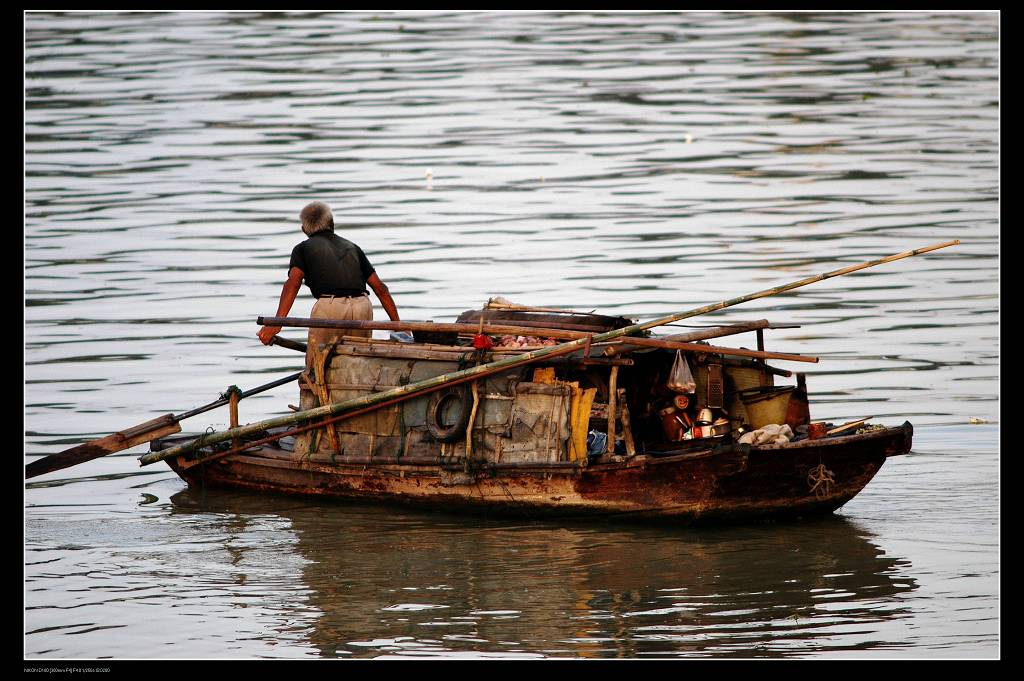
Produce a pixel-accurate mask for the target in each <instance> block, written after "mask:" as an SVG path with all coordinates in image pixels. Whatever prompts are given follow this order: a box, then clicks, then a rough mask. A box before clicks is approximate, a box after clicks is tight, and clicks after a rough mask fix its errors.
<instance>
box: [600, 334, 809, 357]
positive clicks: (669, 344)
mask: <svg viewBox="0 0 1024 681" xmlns="http://www.w3.org/2000/svg"><path fill="white" fill-rule="evenodd" d="M622 343H624V344H629V345H631V346H634V345H635V346H640V347H647V348H664V349H666V350H686V351H687V352H709V353H714V354H716V355H732V356H734V357H754V358H756V359H781V360H787V361H790V362H811V363H817V361H818V358H817V357H808V356H807V355H794V354H792V353H788V352H769V351H767V350H747V349H746V348H726V347H723V346H720V345H698V344H697V343H681V342H679V341H671V340H668V339H665V338H627V339H624V340H623V341H622ZM614 347H615V346H614V345H613V346H611V347H610V348H609V350H610V349H612V348H614ZM605 352H607V350H606V351H605Z"/></svg>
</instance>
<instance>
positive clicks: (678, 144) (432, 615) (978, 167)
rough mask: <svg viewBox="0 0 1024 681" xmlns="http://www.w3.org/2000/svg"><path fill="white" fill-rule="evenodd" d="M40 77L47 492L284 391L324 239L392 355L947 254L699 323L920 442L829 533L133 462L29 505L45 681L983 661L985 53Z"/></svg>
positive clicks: (826, 50) (434, 42)
mask: <svg viewBox="0 0 1024 681" xmlns="http://www.w3.org/2000/svg"><path fill="white" fill-rule="evenodd" d="M25 40H26V52H25V76H26V89H25V98H26V126H25V136H26V160H25V169H26V170H25V172H26V209H25V241H24V265H25V288H26V293H25V317H26V319H25V453H26V457H25V460H26V462H27V461H30V460H33V459H34V458H35V457H38V456H40V455H44V454H48V453H53V452H56V451H60V450H61V449H64V448H66V447H68V446H70V445H72V444H77V443H79V442H81V441H83V440H85V439H88V438H92V437H96V436H99V435H104V434H107V433H109V432H112V431H114V430H118V429H120V428H123V427H126V426H128V425H133V424H136V423H139V422H141V421H144V420H147V419H149V418H153V417H155V416H157V415H160V414H164V413H168V412H176V413H180V412H182V411H185V410H187V409H190V408H192V407H195V406H198V405H201V404H205V403H207V402H209V401H211V400H213V399H215V398H216V397H217V396H218V395H219V394H220V393H221V392H223V391H224V389H225V388H226V387H227V386H229V385H232V384H235V385H238V386H240V387H242V388H243V389H246V388H249V387H253V386H256V385H259V384H261V383H264V382H267V381H269V380H271V379H273V378H276V377H278V376H282V375H285V374H287V373H291V372H293V371H295V370H297V369H298V368H300V367H301V356H300V355H297V354H295V353H293V352H290V351H287V350H283V349H281V348H265V347H263V346H262V345H260V344H259V342H258V341H257V340H256V338H255V333H256V331H257V330H258V327H257V326H256V324H255V319H256V317H257V316H259V315H266V314H272V313H273V312H274V311H275V310H276V305H277V296H278V293H279V291H280V285H281V282H282V281H283V278H284V275H285V272H286V267H287V262H288V254H289V252H290V250H291V248H292V247H293V246H294V245H295V243H297V242H298V241H299V240H300V239H301V238H302V237H301V234H300V233H299V231H298V221H297V214H298V211H299V210H300V209H301V207H302V206H303V205H304V204H305V203H306V202H308V201H310V200H313V199H322V200H325V201H327V202H328V203H330V204H331V205H332V206H333V207H334V208H335V215H336V221H337V222H338V224H339V232H340V233H341V234H343V235H344V236H347V237H349V238H351V239H353V240H354V241H356V242H357V243H359V244H360V245H361V246H362V247H363V248H364V250H365V251H366V252H367V254H368V256H369V258H370V260H371V261H372V262H373V263H374V265H375V266H376V267H377V270H378V272H379V273H380V276H381V278H382V279H383V280H384V281H385V282H387V283H388V285H389V286H390V287H391V291H392V294H393V295H394V297H395V299H396V302H397V303H398V306H399V309H400V311H401V313H402V316H403V318H406V319H434V320H437V321H452V320H454V318H455V316H456V315H457V314H458V313H459V312H461V311H463V310H466V309H471V308H476V307H479V306H480V305H481V304H482V303H484V302H485V301H486V300H487V299H488V298H489V297H491V296H496V295H502V296H505V297H507V298H509V299H511V300H514V301H517V302H522V303H526V304H532V305H544V306H562V307H568V308H573V309H584V310H590V309H594V310H596V311H598V312H601V313H607V314H616V315H626V316H631V317H635V318H641V319H649V318H652V317H655V316H660V315H664V314H668V313H671V312H674V311H679V310H684V309H688V308H691V307H696V306H699V305H703V304H706V303H709V302H714V301H718V300H723V299H726V298H731V297H735V296H738V295H742V294H744V293H750V292H753V291H757V290H760V289H763V288H768V287H770V286H774V285H778V284H782V283H786V282H788V281H792V280H795V279H799V278H802V277H806V276H810V275H812V274H816V273H819V272H824V271H827V270H831V269H835V268H837V267H840V266H843V265H847V264H852V263H855V262H860V261H864V260H869V259H873V258H877V257H881V256H884V255H888V254H891V253H896V252H899V251H903V250H907V249H910V248H915V247H920V246H924V245H927V244H931V243H935V242H939V241H945V240H949V239H960V240H961V241H962V242H963V243H962V245H961V246H959V247H956V248H951V249H946V250H943V251H940V252H937V253H934V254H930V255H927V256H920V257H917V258H912V259H910V260H904V261H901V262H899V263H894V264H890V265H886V266H882V267H879V268H875V269H872V270H869V271H866V272H863V273H859V274H855V275H851V276H848V277H843V278H840V279H835V280H830V281H828V282H824V283H821V284H816V285H814V286H810V287H807V288H806V289H802V290H801V292H799V293H794V294H789V295H784V296H779V297H774V298H768V299H764V300H759V301H755V302H753V303H748V304H746V305H743V306H740V307H736V308H732V309H729V310H725V311H723V312H721V313H718V314H716V315H711V316H708V317H706V318H703V319H700V320H693V323H694V324H704V323H709V322H715V323H720V322H722V321H736V320H743V319H754V318H762V317H766V318H768V319H770V320H772V321H776V322H788V323H794V324H800V325H801V327H800V328H798V329H788V330H780V331H772V332H769V333H768V338H767V342H768V346H769V349H774V350H778V351H781V352H797V353H801V354H810V355H814V356H818V357H820V358H821V362H820V363H819V364H817V365H795V366H794V365H788V364H786V363H779V366H781V367H783V368H789V369H794V370H806V371H807V373H808V383H809V387H810V388H811V390H812V391H813V392H814V393H815V394H816V396H817V399H816V401H815V402H814V403H813V404H812V416H813V417H814V418H815V419H822V420H832V421H836V422H842V421H845V420H852V419H855V418H861V417H864V416H872V417H873V420H874V421H875V422H879V423H886V424H898V423H902V421H904V420H910V421H912V422H913V423H914V425H915V429H916V431H915V443H914V450H913V452H912V453H911V454H910V455H908V456H905V457H899V458H896V459H893V460H891V461H889V462H888V463H886V465H885V467H884V468H883V469H882V470H881V472H880V473H879V474H878V476H877V477H876V478H875V480H874V481H873V482H872V483H871V484H870V485H869V486H868V487H867V489H866V490H865V491H864V492H863V493H862V494H861V495H860V496H858V497H857V498H856V499H854V500H853V501H852V502H850V503H849V504H847V505H846V506H845V507H844V508H843V509H842V510H841V511H840V512H839V513H837V514H836V517H834V518H829V519H825V520H822V521H815V522H808V523H795V524H776V525H756V526H740V527H730V528H705V529H700V530H675V529H666V528H650V527H644V526H606V525H603V524H564V523H553V522H521V521H505V520H500V519H494V518H464V517H458V516H451V515H444V514H418V513H411V512H407V511H401V510H394V509H385V508H371V507H362V506H345V505H326V506H325V505H319V504H313V503H310V502H307V501H303V500H295V499H267V498H263V497H259V496H253V495H246V494H236V493H213V492H208V493H205V494H204V493H201V492H198V491H193V490H188V489H187V488H186V486H185V485H184V483H183V482H181V481H180V480H179V479H178V478H177V477H176V476H175V475H174V474H173V473H171V472H170V471H169V470H168V469H166V468H162V467H161V466H159V465H158V466H152V467H147V468H141V469H140V468H139V467H138V465H137V461H136V458H135V457H136V456H138V454H139V453H140V450H134V451H130V452H125V453H122V454H120V455H117V456H111V457H107V458H105V459H99V460H96V461H93V462H90V463H88V464H85V465H82V466H79V467H76V468H74V469H69V470H65V471H60V472H57V473H53V474H50V475H48V476H45V477H41V478H38V479H36V480H33V481H32V482H31V483H29V484H27V485H26V491H25V520H24V531H25V568H24V574H25V581H24V585H25V586H24V605H25V617H24V632H25V633H24V652H25V656H26V657H27V658H30V659H43V658H69V657H83V658H110V657H112V658H185V657H204V658H240V657H244V658H252V657H267V658H293V657H295V658H302V657H312V658H316V657H330V658H380V657H408V656H417V657H442V658H444V657H461V656H476V657H523V658H545V657H546V658H551V657H573V658H576V657H594V658H647V657H677V656H680V657H685V656H716V657H787V656H840V657H844V658H852V657H860V656H875V657H918V658H936V657H944V658H959V657H995V656H998V655H999V644H1000V635H999V631H1000V619H999V592H1000V587H999V578H1000V569H999V566H1000V560H999V549H1000V544H999V497H1000V486H999V481H1000V476H999V470H1000V469H999V432H1000V431H999V295H998V284H999V225H998V209H999V173H998V167H999V166H998V164H999V146H998V139H999V137H998V135H999V80H998V69H999V59H998V57H999V16H998V15H997V14H993V13H958V14H922V13H881V14H879V13H862V14H757V13H754V14H742V13H732V14H716V13H667V14H655V13H640V14H620V13H605V14H590V13H568V14H555V13H493V14H475V15H474V14H459V13H430V14H413V13H409V14H393V13H357V12H353V13H339V14H276V13H173V14H88V13H68V14H60V13H29V14H27V15H26V19H25ZM311 303H312V300H311V298H310V297H309V295H308V292H306V291H305V290H304V292H303V294H302V295H301V296H300V298H299V300H298V301H297V303H296V305H295V307H294V308H293V310H292V312H293V314H294V315H296V316H305V315H306V314H307V313H308V312H309V308H310V307H311ZM377 315H378V316H379V317H380V316H383V313H382V312H381V311H380V310H379V307H378V309H377ZM286 335H289V336H291V337H295V338H298V337H301V336H302V334H301V333H300V332H298V331H291V332H287V331H286ZM741 338H742V337H741ZM739 342H742V343H743V344H745V345H748V346H750V345H751V344H752V342H753V339H752V338H751V339H746V340H741V341H739ZM296 397H297V396H296V395H295V394H294V389H293V388H292V387H284V388H278V389H276V390H274V391H271V392H269V393H265V394H263V395H260V396H258V397H254V398H252V399H249V400H246V401H245V402H244V403H243V405H242V418H243V420H245V421H255V420H257V419H260V418H264V417H268V416H271V415H277V414H280V413H283V412H285V411H286V405H287V403H288V402H289V401H291V402H293V403H294V402H295V399H296ZM971 417H974V419H975V420H977V421H984V423H980V424H977V423H974V424H972V423H971V422H970V419H971ZM226 421H227V414H226V413H225V412H224V411H217V412H210V413H208V414H204V415H202V416H199V417H196V418H195V419H192V420H190V421H187V422H186V423H185V428H186V430H191V431H200V430H204V429H206V428H208V427H213V428H217V429H222V428H224V427H225V425H226Z"/></svg>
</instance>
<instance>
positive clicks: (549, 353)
mask: <svg viewBox="0 0 1024 681" xmlns="http://www.w3.org/2000/svg"><path fill="white" fill-rule="evenodd" d="M959 243H960V242H959V241H949V242H945V243H941V244H935V245H933V246H926V247H924V248H919V249H916V250H913V251H904V252H903V253H897V254H895V255H890V256H887V257H885V258H881V259H879V260H872V261H869V262H866V263H860V264H858V265H850V266H848V267H844V268H842V269H838V270H833V271H832V272H825V273H824V274H818V275H815V276H813V277H808V278H806V279H801V280H799V281H795V282H793V283H790V284H784V285H782V286H776V287H775V288H770V289H765V290H763V291H758V292H757V293H750V294H748V295H745V296H740V297H738V298H732V299H730V300H724V301H722V302H720V303H713V304H711V305H705V306H703V307H698V308H694V309H692V310H687V311H685V312H678V313H675V314H671V315H668V316H666V317H659V318H658V319H654V320H651V321H649V322H644V323H643V324H634V325H632V326H626V327H623V328H621V329H614V330H612V331H607V332H605V333H600V334H594V335H592V336H587V337H586V338H580V339H578V340H574V341H570V342H568V343H562V344H561V345H553V346H549V347H546V348H543V349H541V350H534V351H532V352H527V353H525V354H522V355H515V356H513V357H509V358H505V359H500V360H497V361H494V362H490V363H488V364H481V365H479V366H476V367H472V368H469V369H463V370H462V371H455V372H452V373H449V374H443V375H441V376H435V377H433V378H428V379H424V380H422V381H417V382H415V383H409V384H408V385H404V386H399V387H397V388H393V389H391V390H385V391H382V392H379V393H373V394H370V395H363V396H362V397H356V398H353V399H349V400H343V401H341V402H335V403H334V404H327V405H323V406H320V407H316V408H314V409H307V410H306V411H300V412H296V413H294V414H286V415H284V416H278V417H275V418H271V419H267V420H265V421H260V422H257V423H250V424H248V425H245V426H240V427H238V428H230V429H228V430H225V431H222V432H219V433H210V434H207V435H203V436H202V437H199V438H196V439H195V440H192V441H190V442H187V443H184V444H181V445H178V446H177V447H171V448H169V449H165V450H163V451H160V452H150V453H149V454H145V455H143V456H141V457H139V462H140V463H141V464H142V465H143V466H146V465H148V464H152V463H156V462H158V461H162V460H164V459H169V458H173V457H176V456H181V455H183V454H189V453H191V452H193V451H195V450H196V449H198V448H200V447H206V446H208V445H212V444H216V443H218V442H224V441H225V440H231V439H235V438H242V437H245V436H247V435H252V434H254V433H259V432H261V431H265V430H267V429H269V428H274V427H277V426H285V425H292V424H300V423H306V422H308V421H312V420H313V419H318V418H323V417H329V416H334V415H336V414H343V413H345V412H349V411H353V410H357V409H360V408H364V407H370V406H376V405H380V404H382V403H385V402H389V403H394V402H395V401H398V400H402V399H409V398H411V397H413V396H416V395H421V394H426V393H428V392H431V391H433V390H439V389H440V388H441V387H443V386H445V385H448V384H457V383H464V382H466V381H471V380H473V379H476V378H482V377H483V376H487V375H489V374H493V373H496V372H498V371H501V370H503V369H510V368H513V367H518V366H523V365H526V364H531V363H534V362H538V361H540V360H542V359H544V358H546V357H555V356H559V355H565V354H568V353H570V352H575V351H576V350H577V349H579V348H581V347H584V346H585V345H590V344H591V343H595V342H601V341H606V340H612V339H613V338H620V337H622V336H626V335H629V334H632V333H638V332H640V331H645V330H647V329H651V328H654V327H656V326H663V325H665V324H670V323H672V322H675V321H679V320H680V319H686V318H687V317H694V316H697V315H700V314H706V313H708V312H714V311H716V310H721V309H723V308H726V307H731V306H733V305H738V304H740V303H744V302H747V301H749V300H755V299H757V298H765V297H767V296H771V295H775V294H778V293H782V292H785V291H790V290H792V289H795V288H799V287H800V286H806V285H808V284H813V283H815V282H818V281H822V280H824V279H830V278H832V277H838V276H841V275H843V274H849V273H850V272H855V271H857V270H862V269H865V268H867V267H872V266H874V265H880V264H882V263H887V262H892V261H894V260H899V259H901V258H909V257H910V256H914V255H918V254H920V253H927V252H929V251H934V250H937V249H940V248H945V247H947V246H954V245H956V244H959ZM284 319H286V318H273V320H272V321H271V318H263V317H261V318H260V320H259V323H261V324H264V325H268V326H271V325H272V326H283V325H284V324H281V323H279V322H280V321H283V320H284ZM303 321H304V322H309V321H310V320H303ZM306 325H309V324H306ZM468 326H472V325H468Z"/></svg>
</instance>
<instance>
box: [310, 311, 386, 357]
mask: <svg viewBox="0 0 1024 681" xmlns="http://www.w3.org/2000/svg"><path fill="white" fill-rule="evenodd" d="M309 316H310V317H311V318H312V319H356V320H364V321H372V320H373V305H372V304H371V303H370V296H369V295H361V296H358V297H356V298H333V297H332V298H318V299H317V301H316V303H314V304H313V310H312V312H310V313H309ZM342 336H358V337H360V338H371V337H372V336H373V331H371V330H370V329H310V330H309V349H310V350H312V349H313V348H314V347H316V346H317V345H323V344H325V343H336V342H338V341H339V340H341V337H342ZM311 361H312V358H311V357H310V354H309V352H307V353H306V366H309V364H310V362H311Z"/></svg>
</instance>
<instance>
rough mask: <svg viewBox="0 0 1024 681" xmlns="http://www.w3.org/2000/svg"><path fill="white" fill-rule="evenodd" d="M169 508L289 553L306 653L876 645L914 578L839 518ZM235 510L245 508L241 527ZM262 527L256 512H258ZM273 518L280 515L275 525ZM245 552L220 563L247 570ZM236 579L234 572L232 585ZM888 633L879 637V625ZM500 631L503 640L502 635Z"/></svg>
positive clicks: (251, 557) (252, 565) (312, 506)
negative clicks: (519, 517) (724, 522)
mask: <svg viewBox="0 0 1024 681" xmlns="http://www.w3.org/2000/svg"><path fill="white" fill-rule="evenodd" d="M172 502H173V505H174V511H173V512H174V513H175V514H191V513H198V514H201V515H202V517H203V522H204V523H209V522H210V520H211V517H210V514H211V513H215V514H225V516H226V517H225V518H224V520H223V522H225V523H228V524H230V527H231V532H232V533H233V534H236V535H240V536H241V537H242V538H243V539H242V540H241V541H240V542H239V543H241V544H246V543H248V542H246V541H244V535H245V532H246V530H245V525H246V523H247V522H250V523H252V531H254V532H259V533H260V540H259V541H260V543H261V544H266V543H268V542H271V541H273V540H272V539H271V538H268V537H267V536H266V534H265V533H266V532H267V529H266V528H267V527H268V526H271V527H276V528H280V529H278V530H276V531H277V532H282V533H286V534H288V535H289V538H288V539H286V540H282V542H281V543H282V544H293V545H294V551H295V553H296V554H297V555H298V556H301V558H302V559H303V560H302V561H301V580H302V583H303V584H302V586H304V587H305V588H306V589H308V591H306V592H305V593H306V596H305V598H303V599H300V600H301V602H296V608H297V610H299V611H301V612H303V613H308V612H309V611H310V608H312V609H314V610H315V611H316V612H317V613H319V614H317V615H316V616H315V617H311V618H309V621H307V622H305V626H306V627H307V630H308V634H307V635H308V636H309V643H311V644H312V645H313V646H315V647H316V648H317V649H318V650H319V651H320V654H321V655H323V656H327V657H335V656H350V655H351V656H379V655H384V654H395V655H401V654H405V653H408V654H426V655H431V654H432V655H438V656H443V655H444V654H452V653H473V652H486V653H491V654H495V653H496V651H502V652H504V653H507V654H508V655H510V656H514V655H515V654H517V653H520V652H521V653H522V654H535V655H536V654H538V653H541V654H543V655H545V656H559V655H561V656H574V657H630V658H638V657H642V656H644V655H661V654H664V655H678V654H686V653H693V654H701V655H733V654H735V655H742V656H746V657H750V656H762V655H763V656H766V657H771V656H784V655H787V654H794V655H795V654H800V653H806V652H810V651H823V650H824V651H828V650H850V649H862V650H863V649H871V648H890V649H891V648H893V647H896V646H899V645H900V641H898V640H892V639H891V638H888V637H889V636H890V634H891V632H892V631H893V627H892V626H891V625H890V626H889V627H886V626H885V625H886V624H887V623H891V622H892V621H893V620H897V619H900V618H902V617H904V616H905V615H906V612H905V605H904V603H903V602H902V599H900V598H899V596H900V595H901V594H904V593H907V592H909V591H913V590H914V589H916V588H917V584H916V582H915V580H914V579H913V578H912V577H910V576H909V575H908V574H907V570H908V565H907V564H906V563H905V562H904V561H902V560H900V559H899V558H894V557H891V556H887V555H886V554H885V552H883V551H882V550H881V549H880V548H879V547H878V546H877V545H876V544H875V543H874V541H873V538H872V536H871V535H870V534H868V533H867V532H865V531H864V530H863V528H861V527H860V526H858V525H857V524H856V523H854V522H850V521H848V520H845V519H843V518H837V517H829V518H824V519H822V520H820V521H810V522H803V523H777V524H773V525H771V526H770V527H764V526H749V527H748V526H738V527H737V526H731V527H724V528H706V529H703V530H700V531H696V532H694V531H690V532H686V533H684V534H680V533H678V532H676V531H674V530H673V529H672V528H666V527H645V526H642V525H622V526H618V527H615V528H610V527H606V526H605V527H594V526H593V525H590V524H585V523H571V522H570V523H568V524H565V523H558V524H555V523H552V522H549V521H530V522H527V523H516V522H511V521H508V520H505V521H499V520H487V519H481V518H466V517H464V516H460V515H454V514H444V513H442V514H437V513H430V514H427V513H419V512H415V511H413V512H404V511H385V512H382V511H381V509H380V508H379V507H373V506H363V505H346V506H326V507H325V506H323V505H320V504H316V503H310V502H308V501H305V500H300V499H288V498H284V497H278V498H274V497H257V496H254V495H251V494H246V493H243V492H236V491H231V490H214V489H206V490H199V489H188V490H186V491H183V492H180V493H178V494H176V495H174V497H173V498H172ZM246 518H250V520H249V521H247V520H246ZM268 519H269V520H271V521H272V522H267V521H268ZM277 519H282V520H285V521H286V522H285V523H281V522H276V521H277ZM259 560H260V557H259V554H258V553H255V554H248V555H247V556H246V557H245V559H243V560H242V561H240V562H239V563H238V564H237V565H235V566H234V567H233V568H232V569H233V570H234V571H240V572H244V571H246V569H247V568H248V569H251V570H253V571H254V572H256V571H258V570H259V564H258V561H259ZM251 581H252V580H251V579H250V582H251ZM887 630H888V632H890V633H886V632H887ZM507 642H515V645H509V644H508V643H507Z"/></svg>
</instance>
